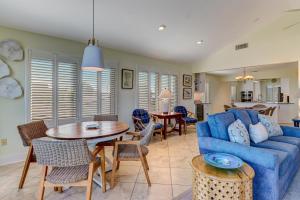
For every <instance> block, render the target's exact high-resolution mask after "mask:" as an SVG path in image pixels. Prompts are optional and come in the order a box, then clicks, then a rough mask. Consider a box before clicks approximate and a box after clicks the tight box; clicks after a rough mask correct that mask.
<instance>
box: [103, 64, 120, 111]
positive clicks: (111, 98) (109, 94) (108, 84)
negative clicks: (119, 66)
mask: <svg viewBox="0 0 300 200" xmlns="http://www.w3.org/2000/svg"><path fill="white" fill-rule="evenodd" d="M115 97H116V69H115V68H104V71H102V72H101V73H100V102H101V106H100V113H101V114H115V113H116V109H115V106H116V98H115Z"/></svg>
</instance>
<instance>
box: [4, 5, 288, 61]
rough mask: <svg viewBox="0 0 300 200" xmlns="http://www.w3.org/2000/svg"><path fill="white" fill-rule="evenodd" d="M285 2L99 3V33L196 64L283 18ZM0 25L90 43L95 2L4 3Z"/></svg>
mask: <svg viewBox="0 0 300 200" xmlns="http://www.w3.org/2000/svg"><path fill="white" fill-rule="evenodd" d="M286 2H287V1H285V0H95V24H96V27H95V34H96V38H97V39H98V40H99V41H100V42H101V44H102V45H103V46H104V47H108V48H113V49H118V50H122V51H127V52H130V53H135V54H139V55H144V56H148V57H153V58H157V59H162V60H167V61H171V62H177V63H191V62H194V61H197V60H199V59H201V58H202V57H204V56H207V55H209V54H210V53H212V52H214V51H215V50H216V49H218V48H221V47H223V46H224V45H226V44H228V43H230V42H232V41H234V40H236V39H237V38H238V37H240V36H242V35H244V34H247V33H249V32H252V31H255V30H256V29H258V28H260V27H262V26H263V25H265V24H267V23H269V22H271V21H272V20H274V19H276V18H278V17H279V16H280V15H282V13H283V12H284V11H285V10H286V9H287V5H286ZM161 24H164V25H166V26H167V28H166V29H165V30H164V31H158V27H159V25H161ZM0 25H2V26H7V27H11V28H17V29H21V30H26V31H31V32H37V33H41V34H46V35H50V36H56V37H61V38H66V39H71V40H76V41H81V42H86V41H87V40H88V39H89V38H90V37H91V31H92V0H26V1H24V0H1V1H0ZM200 40H203V44H201V45H197V44H196V41H200Z"/></svg>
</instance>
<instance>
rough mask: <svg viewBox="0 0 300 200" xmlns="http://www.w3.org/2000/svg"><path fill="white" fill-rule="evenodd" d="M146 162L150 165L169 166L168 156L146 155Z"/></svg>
mask: <svg viewBox="0 0 300 200" xmlns="http://www.w3.org/2000/svg"><path fill="white" fill-rule="evenodd" d="M147 161H148V164H149V166H150V168H151V167H170V158H169V156H161V155H153V154H152V155H151V156H147Z"/></svg>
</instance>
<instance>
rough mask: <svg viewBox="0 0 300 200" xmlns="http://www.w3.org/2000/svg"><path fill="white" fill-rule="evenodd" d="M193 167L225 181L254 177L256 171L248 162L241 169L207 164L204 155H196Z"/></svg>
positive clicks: (213, 177)
mask: <svg viewBox="0 0 300 200" xmlns="http://www.w3.org/2000/svg"><path fill="white" fill-rule="evenodd" d="M192 167H193V169H194V170H196V171H198V172H199V173H203V174H205V175H206V176H209V177H210V178H212V179H218V180H224V181H243V180H245V179H246V180H249V179H253V177H254V176H255V172H254V170H253V169H252V167H250V166H249V165H248V164H247V163H244V165H243V166H242V167H241V168H239V169H234V170H226V169H219V168H216V167H213V166H211V165H209V164H206V162H205V161H204V158H203V156H202V155H199V156H196V157H194V158H193V160H192Z"/></svg>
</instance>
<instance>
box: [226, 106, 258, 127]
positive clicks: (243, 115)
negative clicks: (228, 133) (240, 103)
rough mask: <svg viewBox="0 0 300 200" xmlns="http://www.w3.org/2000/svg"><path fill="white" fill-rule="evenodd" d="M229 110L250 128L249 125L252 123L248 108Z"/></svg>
mask: <svg viewBox="0 0 300 200" xmlns="http://www.w3.org/2000/svg"><path fill="white" fill-rule="evenodd" d="M228 112H232V113H233V114H234V116H235V118H236V119H239V120H241V121H242V122H243V123H244V125H245V126H246V128H247V130H249V125H250V124H252V121H251V118H250V116H249V114H248V112H247V111H246V110H242V109H230V110H229V111H228Z"/></svg>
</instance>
